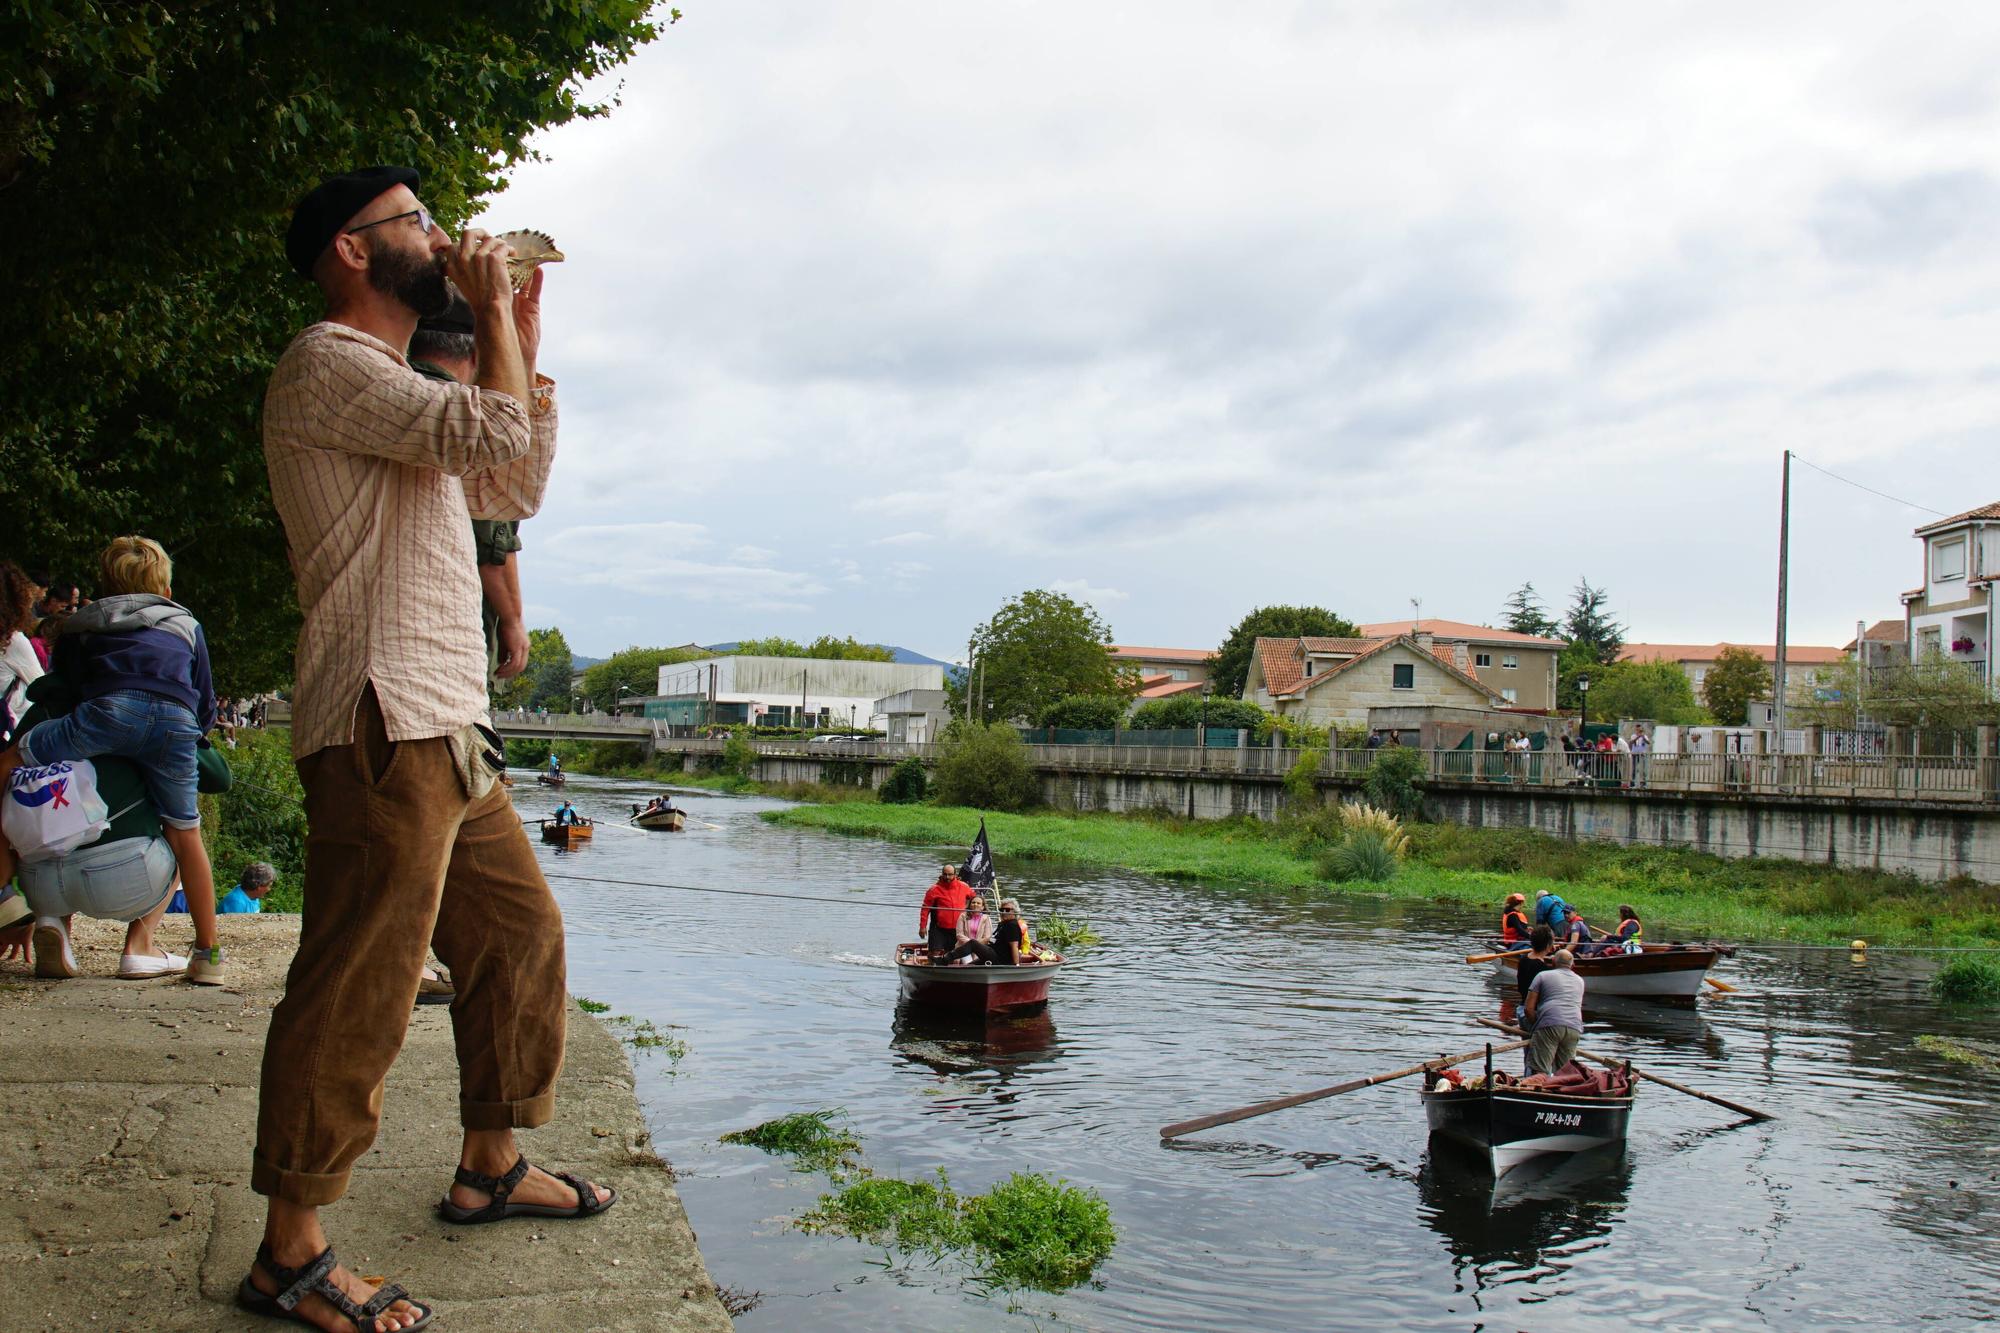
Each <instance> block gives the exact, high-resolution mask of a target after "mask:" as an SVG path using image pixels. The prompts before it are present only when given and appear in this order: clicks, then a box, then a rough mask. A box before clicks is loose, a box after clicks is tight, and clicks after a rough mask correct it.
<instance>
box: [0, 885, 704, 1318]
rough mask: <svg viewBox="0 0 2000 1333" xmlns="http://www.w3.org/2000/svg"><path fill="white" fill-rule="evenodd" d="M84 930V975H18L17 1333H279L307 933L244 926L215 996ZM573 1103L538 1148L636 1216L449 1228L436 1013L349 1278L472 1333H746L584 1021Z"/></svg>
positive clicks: (4, 1019) (13, 1170) (13, 1282)
mask: <svg viewBox="0 0 2000 1333" xmlns="http://www.w3.org/2000/svg"><path fill="white" fill-rule="evenodd" d="M77 924H78V927H79V929H78V932H77V937H76V945H77V954H78V959H79V962H80V963H81V965H82V968H83V971H84V975H83V976H82V977H80V978H77V979H75V980H71V981H40V980H37V979H35V978H34V977H33V976H32V975H31V974H30V972H29V970H28V969H27V968H26V967H24V966H23V965H22V964H21V963H19V962H10V963H5V964H0V1124H4V1126H5V1132H4V1133H0V1328H4V1329H8V1330H10V1331H25V1330H29V1329H66V1330H67V1329H77V1328H89V1327H94V1328H106V1329H147V1330H154V1329H159V1330H176V1331H178V1330H188V1331H189V1333H192V1331H193V1330H197V1329H199V1330H204V1333H205V1331H206V1330H214V1329H224V1330H232V1331H233V1330H245V1331H246V1333H247V1331H248V1330H258V1331H259V1333H262V1331H263V1330H267V1329H270V1328H273V1327H276V1325H275V1324H274V1323H273V1322H272V1321H270V1320H268V1319H263V1318H259V1317H256V1316H253V1315H248V1314H244V1313H243V1312H241V1311H239V1310H237V1309H236V1307H235V1305H234V1304H233V1298H234V1294H235V1291H236V1284H237V1282H238V1281H239V1280H241V1278H242V1277H243V1274H244V1273H245V1272H246V1271H247V1269H248V1266H249V1263H250V1260H251V1257H252V1256H253V1255H254V1254H255V1253H256V1249H257V1240H258V1237H259V1234H260V1232H261V1230H262V1227H263V1215H264V1209H263V1200H262V1199H260V1198H258V1196H256V1195H254V1194H252V1193H251V1192H250V1184H249V1175H250V1147H251V1142H252V1140H253V1139H254V1137H255V1130H256V1114H257V1075H258V1065H259V1062H260V1060H261V1059H262V1056H263V1047H264V1034H265V1030H266V1029H267V1028H268V1026H269V1024H270V1015H271V1006H272V1005H273V1004H274V1003H275V1002H276V1001H277V999H278V997H279V995H280V994H281V993H282V991H283V987H284V975H285V968H286V966H287V965H288V964H289V963H290V961H291V956H292V952H293V949H294V947H295V946H296V944H297V939H298V918H297V917H295V916H282V915H269V916H250V917H243V916H234V917H227V918H224V921H223V926H222V929H223V934H224V940H225V947H227V949H228V950H229V957H230V967H231V970H232V983H231V985H229V986H227V987H223V988H218V989H212V990H211V989H207V988H202V987H194V986H188V985H186V984H183V983H181V982H178V981H171V980H164V981H144V982H134V981H115V980H112V979H111V974H112V973H113V972H114V971H115V970H116V968H117V964H118V950H119V944H120V941H121V940H122V939H123V928H122V927H118V926H112V925H108V924H105V923H101V922H90V921H84V920H83V919H82V918H78V923H77ZM167 933H168V935H169V936H172V935H173V934H174V931H173V930H172V929H171V928H169V930H168V932H167ZM558 1096H559V1103H558V1109H557V1115H556V1119H555V1121H554V1122H553V1123H552V1124H550V1125H548V1126H546V1127H544V1128H542V1129H539V1130H535V1131H532V1132H528V1133H524V1134H523V1135H522V1146H523V1147H524V1148H525V1149H526V1150H527V1153H528V1155H529V1157H530V1159H531V1160H534V1161H538V1162H543V1163H547V1164H548V1165H550V1166H554V1167H560V1168H562V1169H565V1170H572V1171H576V1172H579V1173H581V1174H583V1175H585V1176H587V1177H588V1178H590V1179H593V1180H596V1181H599V1182H601V1183H603V1184H607V1185H610V1186H613V1187H614V1188H616V1189H617V1190H618V1191H619V1193H620V1194H621V1196H622V1197H621V1199H620V1200H619V1203H618V1206H617V1207H616V1208H614V1209H612V1210H611V1211H610V1212H608V1213H606V1214H605V1215H604V1216H602V1217H600V1218H596V1219H593V1220H589V1221H583V1222H555V1221H531V1220H525V1219H524V1220H519V1221H512V1222H506V1223H501V1224H497V1225H494V1226H484V1227H453V1226H448V1225H446V1224H445V1223H443V1222H441V1221H439V1220H438V1218H437V1216H436V1213H435V1212H434V1210H433V1205H434V1204H435V1203H436V1201H437V1199H438V1197H439V1196H440V1195H441V1194H442V1193H443V1192H444V1190H445V1189H446V1188H447V1187H448V1186H449V1184H450V1182H451V1168H452V1166H453V1165H454V1164H455V1163H456V1161H457V1154H458V1114H457V1106H458V1074H457V1065H456V1063H455V1061H454V1060H453V1058H452V1051H451V1020H450V1016H449V1012H448V1010H447V1009H446V1008H445V1007H444V1006H442V1005H437V1006H426V1007H423V1008H419V1009H418V1010H416V1012H415V1014H414V1015H413V1017H412V1020H411V1023H410V1032H409V1038H408V1042H407V1044H406V1045H405V1047H404V1050H403V1057H402V1058H401V1059H400V1060H398V1061H397V1063H396V1067H395V1069H394V1070H393V1071H392V1072H391V1074H390V1076H389V1083H388V1088H387V1092H386V1094H385V1096H384V1099H383V1124H382V1133H381V1135H380V1136H379V1137H378V1138H377V1140H376V1143H375V1146H374V1148H373V1149H372V1150H371V1151H370V1152H369V1153H368V1154H367V1155H366V1156H364V1157H363V1158H362V1159H361V1162H360V1163H359V1165H358V1166H357V1167H356V1170H355V1173H354V1186H353V1189H352V1190H351V1192H350V1193H349V1195H348V1197H347V1198H346V1199H344V1200H342V1201H341V1202H340V1203H339V1204H336V1205H335V1206H333V1207H332V1208H330V1209H328V1210H327V1214H326V1219H327V1226H328V1230H329V1232H330V1233H331V1234H332V1236H333V1240H334V1244H335V1247H336V1249H337V1251H338V1252H339V1254H340V1256H341V1259H342V1261H343V1262H344V1263H346V1264H347V1265H348V1267H349V1268H351V1269H352V1270H353V1271H355V1272H357V1273H365V1274H369V1275H375V1274H386V1275H388V1276H390V1277H391V1278H392V1280H394V1281H398V1282H401V1283H402V1284H403V1285H404V1286H405V1287H407V1288H408V1289H409V1290H410V1292H411V1293H412V1294H413V1295H414V1296H416V1297H417V1298H418V1299H419V1300H423V1301H425V1302H427V1303H429V1304H431V1305H432V1306H434V1307H435V1308H436V1309H437V1310H438V1312H439V1318H438V1320H437V1321H436V1322H437V1323H438V1325H440V1326H442V1327H445V1328H449V1329H451V1330H453V1331H454V1333H459V1331H460V1330H479V1329H490V1330H510V1331H515V1330H520V1329H527V1328H550V1329H556V1328H561V1329H592V1330H598V1329H606V1330H612V1329H620V1330H622V1329H629V1330H635V1331H636V1330H654V1329H666V1330H682V1329H685V1330H723V1329H727V1328H729V1327H730V1320H729V1316H728V1315H727V1314H726V1313H725V1312H724V1310H723V1307H722V1304H721V1302H720V1300H719V1299H718V1297H717V1294H716V1291H715V1287H714V1284H713V1283H712V1282H711V1281H710V1280H709V1277H708V1273H707V1270H706V1269H705V1268H704V1266H703V1264H702V1259H701V1253H700V1250H699V1249H698V1248H697V1247H696V1244H695V1238H694V1233H693V1231H692V1230H691V1229H690V1228H689V1226H688V1221H687V1215H686V1214H685V1213H684V1212H683V1211H682V1209H681V1203H680V1197H679V1195H678V1194H677V1193H676V1192H675V1189H674V1184H673V1174H672V1172H671V1170H670V1169H669V1168H668V1167H667V1166H666V1165H665V1164H664V1163H663V1162H661V1161H660V1160H659V1158H657V1157H656V1156H654V1155H653V1153H652V1151H651V1148H650V1140H649V1137H648V1135H647V1132H646V1128H645V1123H644V1121H643V1120H642V1119H641V1118H640V1114H639V1106H638V1103H637V1101H636V1099H635V1098H634V1096H633V1090H632V1073H631V1068H630V1066H629V1065H628V1064H627V1062H626V1059H625V1054H624V1050H623V1048H622V1047H621V1046H620V1045H619V1043H618V1042H617V1041H616V1040H615V1039H614V1038H613V1037H612V1036H611V1035H610V1033H609V1032H607V1031H606V1030H605V1029H604V1027H603V1026H601V1025H600V1024H599V1023H597V1022H596V1021H595V1020H594V1019H592V1018H590V1017H589V1016H588V1015H585V1014H583V1013H582V1012H580V1011H577V1010H574V1009H573V1010H572V1011H571V1015H570V1025H569V1054H568V1060H567V1063H566V1065H565V1067H564V1069H563V1076H562V1082H561V1084H560V1087H559V1092H558Z"/></svg>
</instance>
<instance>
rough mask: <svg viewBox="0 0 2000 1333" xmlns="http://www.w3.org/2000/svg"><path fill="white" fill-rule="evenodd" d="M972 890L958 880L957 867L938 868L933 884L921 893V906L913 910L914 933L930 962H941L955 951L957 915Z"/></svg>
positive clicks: (963, 907) (963, 908)
mask: <svg viewBox="0 0 2000 1333" xmlns="http://www.w3.org/2000/svg"><path fill="white" fill-rule="evenodd" d="M971 896H972V890H971V889H970V888H969V887H967V885H966V883H965V881H964V880H962V879H960V878H959V877H958V867H957V866H941V867H939V869H938V877H937V883H935V884H933V885H931V886H930V888H928V889H926V890H925V891H924V905H923V906H922V907H921V908H919V909H917V932H918V933H919V934H921V935H923V936H924V940H925V943H927V944H928V945H929V946H930V951H931V957H932V958H942V957H944V956H945V955H946V954H948V953H950V952H951V951H952V950H953V949H955V948H957V947H958V914H959V913H960V912H963V911H964V910H965V900H966V899H967V898H969V897H971Z"/></svg>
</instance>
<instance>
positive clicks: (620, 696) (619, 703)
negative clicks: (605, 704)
mask: <svg viewBox="0 0 2000 1333" xmlns="http://www.w3.org/2000/svg"><path fill="white" fill-rule="evenodd" d="M638 692H639V691H637V690H635V689H633V688H632V687H631V686H630V685H620V686H619V687H618V693H617V694H615V695H613V696H612V699H611V711H612V712H613V713H614V714H615V713H616V712H617V711H618V710H619V709H620V708H621V707H623V706H624V703H625V696H626V695H628V694H637V693H638Z"/></svg>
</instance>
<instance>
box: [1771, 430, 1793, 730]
mask: <svg viewBox="0 0 2000 1333" xmlns="http://www.w3.org/2000/svg"><path fill="white" fill-rule="evenodd" d="M1791 550H1792V451H1791V450H1790V449H1787V450H1785V472H1784V480H1783V481H1782V482H1780V483H1779V486H1778V665H1777V669H1776V670H1775V671H1774V672H1773V673H1772V678H1771V693H1772V695H1773V699H1772V703H1771V720H1772V722H1773V723H1774V724H1775V725H1776V727H1777V729H1778V756H1779V762H1780V764H1782V763H1783V762H1784V753H1785V591H1786V586H1787V583H1788V580H1789V578H1790V569H1789V562H1790V560H1791Z"/></svg>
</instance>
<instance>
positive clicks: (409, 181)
mask: <svg viewBox="0 0 2000 1333" xmlns="http://www.w3.org/2000/svg"><path fill="white" fill-rule="evenodd" d="M398 185H407V186H409V187H410V189H411V190H412V191H413V192H414V191H415V190H416V188H417V173H416V172H415V171H413V170H412V169H411V168H409V167H362V168H361V169H360V170H358V171H350V172H348V173H347V174H346V175H344V176H335V177H333V178H332V179H331V180H327V181H322V182H321V183H320V184H319V185H318V186H317V187H315V188H314V189H313V192H312V193H311V194H308V195H307V196H306V197H305V198H303V199H301V200H299V206H298V207H297V208H295V209H293V210H292V225H291V226H290V227H288V228H286V229H285V258H287V259H289V260H291V261H292V267H293V268H294V269H296V270H298V274H299V276H300V277H302V278H310V277H311V276H312V271H313V265H314V264H316V263H318V262H319V257H320V255H321V254H322V253H324V252H325V250H326V247H327V246H329V245H332V244H333V238H334V237H336V236H338V235H340V229H341V228H342V227H345V226H346V225H347V220H348V219H349V218H351V217H353V216H354V215H355V214H356V213H359V212H360V211H361V210H362V209H364V208H366V207H368V205H369V204H371V203H373V202H374V201H375V200H376V199H377V198H379V197H380V196H381V195H383V194H386V193H387V192H388V191H390V190H393V189H395V188H396V187H397V186H398Z"/></svg>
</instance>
